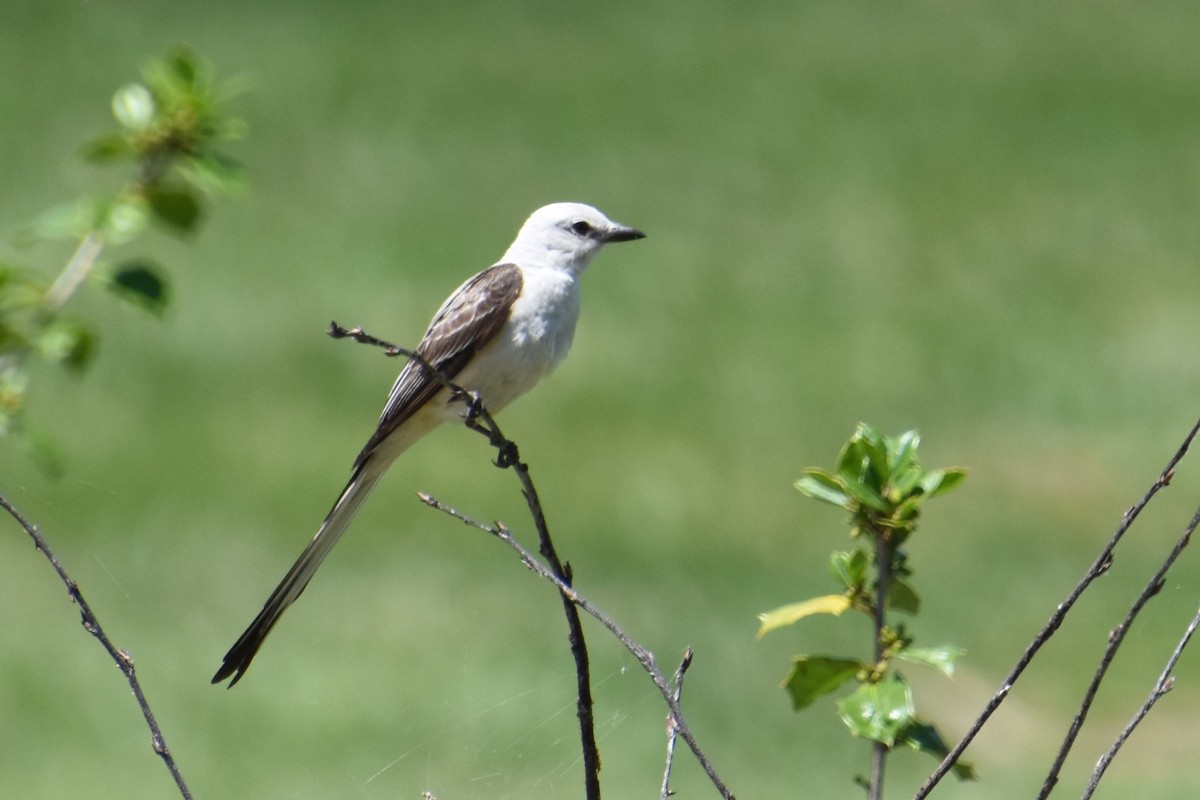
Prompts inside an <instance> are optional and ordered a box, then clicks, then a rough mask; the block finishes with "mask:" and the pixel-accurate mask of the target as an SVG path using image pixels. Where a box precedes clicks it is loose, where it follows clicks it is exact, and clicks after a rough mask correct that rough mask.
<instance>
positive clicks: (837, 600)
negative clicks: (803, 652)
mask: <svg viewBox="0 0 1200 800" xmlns="http://www.w3.org/2000/svg"><path fill="white" fill-rule="evenodd" d="M848 608H850V598H848V597H846V596H845V595H842V594H827V595H824V596H823V597H814V598H812V599H811V600H805V601H804V602H802V603H791V604H789V605H786V606H780V607H779V608H776V609H775V610H773V611H767V612H765V613H763V614H759V615H758V619H759V622H761V623H762V624H761V625H759V628H758V638H760V639H761V638H762V637H763V636H765V635H766V634H768V633H770V632H771V631H773V630H776V629H778V628H785V627H787V626H788V625H794V624H795V623H796V622H799V621H800V620H802V619H804V618H805V617H811V616H812V615H813V614H833V615H834V616H840V615H841V614H842V613H843V612H845V611H846V609H848Z"/></svg>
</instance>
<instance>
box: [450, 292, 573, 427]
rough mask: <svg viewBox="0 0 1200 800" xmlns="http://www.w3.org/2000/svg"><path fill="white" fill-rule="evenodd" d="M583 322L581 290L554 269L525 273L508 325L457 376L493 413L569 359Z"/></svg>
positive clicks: (459, 381)
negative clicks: (580, 313) (580, 321)
mask: <svg viewBox="0 0 1200 800" xmlns="http://www.w3.org/2000/svg"><path fill="white" fill-rule="evenodd" d="M578 320H579V285H578V283H576V281H575V278H574V277H573V276H572V275H570V274H568V273H566V272H562V271H560V270H556V269H525V270H523V282H522V286H521V295H520V297H518V298H517V300H516V302H515V303H513V307H512V312H511V313H510V315H509V318H508V322H507V323H505V325H504V327H503V328H502V329H501V330H500V332H499V333H498V334H497V335H496V338H495V339H493V340H492V341H491V343H489V344H488V345H487V346H486V347H485V348H484V349H483V350H481V351H480V352H479V353H478V355H476V356H475V358H474V359H473V360H472V361H471V363H470V364H468V365H467V366H466V367H465V368H464V369H463V371H462V372H461V373H459V376H458V383H460V384H461V385H462V386H464V387H466V388H468V389H471V390H474V391H477V392H479V394H480V395H481V396H482V397H483V402H484V404H485V405H486V406H487V408H488V410H489V411H491V412H493V413H495V412H498V411H499V410H500V409H501V408H503V407H504V406H506V405H508V404H509V403H511V402H512V401H513V400H515V399H516V398H517V397H519V396H521V395H522V394H524V393H525V392H527V391H529V390H530V389H532V388H533V387H534V386H535V385H536V384H537V382H538V381H540V380H541V379H542V378H544V377H545V376H546V375H548V374H550V372H551V370H553V369H554V368H555V367H556V366H558V363H559V362H560V361H562V360H563V358H564V357H565V356H566V355H567V351H568V350H570V348H571V341H572V339H574V337H575V323H576V322H577V321H578Z"/></svg>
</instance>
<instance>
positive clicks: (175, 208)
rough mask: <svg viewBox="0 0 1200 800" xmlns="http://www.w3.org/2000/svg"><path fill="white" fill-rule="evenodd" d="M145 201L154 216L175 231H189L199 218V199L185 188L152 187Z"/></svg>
mask: <svg viewBox="0 0 1200 800" xmlns="http://www.w3.org/2000/svg"><path fill="white" fill-rule="evenodd" d="M146 201H147V202H148V203H149V204H150V213H152V214H153V215H154V218H155V219H156V220H158V221H159V222H161V223H163V224H164V225H166V226H167V227H168V228H170V229H171V230H173V231H174V232H176V233H190V232H191V231H192V230H193V229H194V228H195V227H196V223H197V222H199V220H200V201H199V200H197V199H196V196H195V194H193V193H192V192H191V191H189V190H187V189H164V188H162V187H153V188H151V189H149V190H148V191H147V192H146Z"/></svg>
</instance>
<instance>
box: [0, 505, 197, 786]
mask: <svg viewBox="0 0 1200 800" xmlns="http://www.w3.org/2000/svg"><path fill="white" fill-rule="evenodd" d="M0 507H3V508H4V510H5V511H7V512H8V514H9V516H11V517H12V518H13V519H15V520H16V521H17V524H19V525H20V526H21V527H22V528H24V529H25V532H26V533H27V534H29V538H31V539H33V544H34V546H35V547H36V548H37V549H38V550H40V551H41V553H42V555H44V556H45V557H46V558H47V560H49V561H50V565H51V566H53V567H54V571H55V572H57V573H58V577H59V579H61V580H62V582H63V584H64V585H65V586H66V587H67V595H68V596H69V597H70V598H71V601H72V602H73V603H75V605H77V606H79V615H80V623H81V624H82V625H83V628H84V630H86V631H87V632H88V633H90V634H91V635H92V636H95V637H96V639H98V640H99V642H100V644H101V645H103V646H104V649H105V650H107V651H108V654H109V656H111V657H112V660H113V661H115V662H116V664H117V666H118V667H120V669H121V672H122V673H124V675H125V680H127V681H128V682H129V688H130V689H132V690H133V696H134V697H135V698H137V702H138V706H139V707H140V708H141V709H142V716H143V717H145V719H146V725H147V726H148V727H149V728H150V746H151V747H152V748H153V749H154V752H155V753H157V754H158V756H159V757H160V758H161V759H162V760H163V763H164V764H166V766H167V770H168V771H170V773H171V777H172V778H174V780H175V785H176V786H177V787H178V788H179V793H180V795H182V796H183V798H184V800H191V797H192V793H191V791H190V790H189V789H188V786H187V784H186V783H185V782H184V780H183V775H182V774H181V773H180V772H179V767H178V766H177V765H176V764H175V759H174V757H172V755H171V751H170V750H169V749H168V748H167V743H166V740H165V739H164V738H163V735H162V730H161V729H160V728H159V727H158V720H156V719H155V717H154V712H153V711H151V710H150V702H149V701H148V700H147V699H146V694H145V692H143V691H142V684H141V682H140V681H138V678H137V673H136V671H135V670H134V667H133V659H132V658H131V657H130V655H129V653H127V652H125V651H124V650H120V649H118V648H117V647H116V645H114V644H113V643H112V641H111V640H110V639H109V638H108V636H107V634H105V633H104V629H103V628H102V627H101V626H100V620H99V619H97V618H96V615H95V613H94V612H93V611H92V607H91V606H89V605H88V602H87V600H85V599H84V597H83V592H81V591H80V590H79V584H77V583H76V582H75V581H74V579H72V578H71V576H70V575H69V574H68V573H67V570H66V567H64V566H63V565H62V562H61V561H59V560H58V557H57V556H56V555H54V552H53V551H52V550H51V549H50V546H49V545H48V544H47V543H46V539H45V537H43V536H42V534H41V532H40V531H39V530H38V528H37V526H36V525H34V524H33V523H31V522H29V520H27V519H25V517H23V516H22V515H21V513H20V512H19V511H17V509H16V508H15V507H14V506H13V505H12V504H11V503H10V502H9V501H8V498H6V497H4V496H3V495H0Z"/></svg>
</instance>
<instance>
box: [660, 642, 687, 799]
mask: <svg viewBox="0 0 1200 800" xmlns="http://www.w3.org/2000/svg"><path fill="white" fill-rule="evenodd" d="M693 655H695V654H694V653H693V651H692V648H690V647H689V648H687V649H686V650H684V651H683V659H682V660H681V661H680V662H679V666H678V667H677V668H676V669H675V677H674V678H673V679H672V680H671V684H672V686H674V687H675V688H674V689H673V690H672V691H671V696H672V697H673V698H675V702H676V703H678V702H679V697H680V695H681V694H682V693H683V676H684V675H686V674H687V671H688V667H690V666H691V665H692V656H693ZM678 738H679V726H677V725H676V724H675V717H674V716H673V715H671V714H668V715H667V764H666V766H665V767H664V768H663V779H662V789H661V790H660V791H659V793H658V797H659V800H667V798H669V797H670V796H671V795H673V794H675V792H673V791H671V767H672V766H674V764H675V742H676V740H677V739H678Z"/></svg>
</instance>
